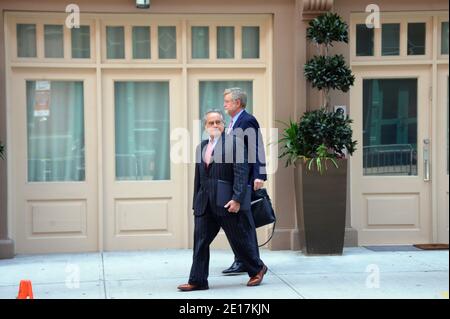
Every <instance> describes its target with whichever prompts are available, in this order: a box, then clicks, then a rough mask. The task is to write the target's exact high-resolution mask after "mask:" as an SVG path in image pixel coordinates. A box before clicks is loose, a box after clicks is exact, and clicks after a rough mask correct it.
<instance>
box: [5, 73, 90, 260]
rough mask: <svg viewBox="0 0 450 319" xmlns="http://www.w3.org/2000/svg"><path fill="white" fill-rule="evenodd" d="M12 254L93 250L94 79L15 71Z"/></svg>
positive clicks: (12, 97) (13, 95)
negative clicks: (14, 246)
mask: <svg viewBox="0 0 450 319" xmlns="http://www.w3.org/2000/svg"><path fill="white" fill-rule="evenodd" d="M11 87H12V89H13V92H12V93H11V95H10V96H11V99H12V104H11V105H14V111H13V112H11V119H12V125H11V128H12V144H11V145H10V146H11V148H12V149H11V151H10V152H9V156H10V157H12V158H10V161H9V163H11V165H12V166H13V167H12V171H13V172H14V180H13V182H12V183H13V185H14V186H13V189H14V194H15V198H14V200H13V203H12V205H13V209H12V211H13V212H15V215H14V216H13V220H14V223H15V230H16V231H15V240H16V252H17V253H45V252H73V251H96V250H98V231H97V230H98V227H97V225H98V215H97V208H98V207H97V203H98V201H97V196H98V195H97V194H98V192H97V170H96V165H97V161H96V158H97V156H96V149H97V135H96V130H95V128H96V111H95V110H96V97H95V74H94V73H93V72H88V71H79V70H73V71H72V72H70V74H68V73H67V72H63V71H59V70H58V71H56V70H54V71H48V70H46V71H45V72H44V74H43V72H42V71H40V70H30V71H27V70H26V69H21V70H20V71H19V70H14V72H13V75H12V86H11Z"/></svg>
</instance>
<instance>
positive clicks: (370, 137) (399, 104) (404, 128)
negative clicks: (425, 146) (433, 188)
mask: <svg viewBox="0 0 450 319" xmlns="http://www.w3.org/2000/svg"><path fill="white" fill-rule="evenodd" d="M363 85H364V93H363V96H364V101H363V161H364V162H363V167H364V175H366V176H368V175H371V176H401V175H417V79H367V80H364V82H363Z"/></svg>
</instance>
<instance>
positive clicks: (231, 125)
mask: <svg viewBox="0 0 450 319" xmlns="http://www.w3.org/2000/svg"><path fill="white" fill-rule="evenodd" d="M232 130H233V119H231V121H230V125H228V128H227V134H230V133H231V131H232Z"/></svg>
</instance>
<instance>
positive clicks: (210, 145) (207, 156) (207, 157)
mask: <svg viewBox="0 0 450 319" xmlns="http://www.w3.org/2000/svg"><path fill="white" fill-rule="evenodd" d="M213 150H214V140H209V143H208V147H207V148H206V152H205V158H204V160H205V163H206V166H209V162H210V161H211V156H212V152H213Z"/></svg>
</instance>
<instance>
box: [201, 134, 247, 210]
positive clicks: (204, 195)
mask: <svg viewBox="0 0 450 319" xmlns="http://www.w3.org/2000/svg"><path fill="white" fill-rule="evenodd" d="M208 142H209V141H208V140H204V141H202V142H201V143H200V145H199V146H197V150H196V164H195V181H194V198H193V210H194V215H196V216H201V215H203V214H205V212H206V207H207V204H208V201H209V203H210V205H211V207H216V196H217V181H218V180H219V179H220V180H223V181H228V182H230V183H231V184H233V197H232V198H230V200H231V199H233V200H235V201H237V202H239V203H241V202H242V201H243V199H244V198H245V192H246V191H247V185H248V184H249V182H250V179H249V177H250V176H249V175H250V173H249V166H248V163H247V149H246V147H245V145H244V143H243V141H242V140H241V139H240V138H238V137H236V136H234V135H232V134H230V135H228V136H226V135H225V134H222V136H221V138H220V139H219V140H218V141H217V144H216V146H215V148H214V152H213V154H212V158H211V163H210V164H209V166H208V167H207V166H206V163H205V162H204V156H203V154H204V153H205V151H206V148H207V145H208ZM239 150H243V152H244V154H242V156H240V155H239V153H236V152H237V151H239ZM216 208H217V210H216V211H218V212H219V213H221V214H229V212H228V210H227V209H225V208H223V207H221V208H219V207H216Z"/></svg>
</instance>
